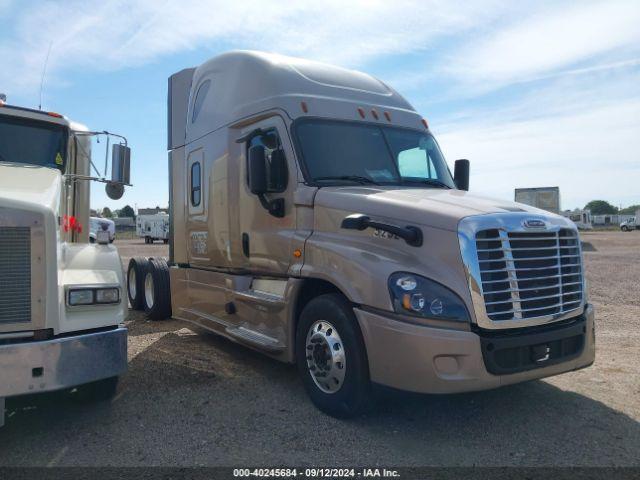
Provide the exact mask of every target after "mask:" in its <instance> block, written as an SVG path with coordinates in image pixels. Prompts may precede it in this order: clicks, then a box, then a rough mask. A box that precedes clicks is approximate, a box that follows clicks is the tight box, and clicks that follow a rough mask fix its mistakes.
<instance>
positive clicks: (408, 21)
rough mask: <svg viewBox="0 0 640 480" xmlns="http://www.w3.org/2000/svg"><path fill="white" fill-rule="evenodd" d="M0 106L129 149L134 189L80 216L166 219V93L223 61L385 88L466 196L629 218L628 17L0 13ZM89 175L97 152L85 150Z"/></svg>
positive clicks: (422, 5)
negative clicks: (599, 203)
mask: <svg viewBox="0 0 640 480" xmlns="http://www.w3.org/2000/svg"><path fill="white" fill-rule="evenodd" d="M0 24H1V25H2V29H1V30H0V59H1V60H2V63H1V66H0V92H5V93H6V94H7V95H8V97H9V103H12V104H18V105H22V106H30V107H34V106H37V105H38V101H39V100H38V99H39V86H40V78H41V74H42V68H43V65H44V61H45V57H46V55H47V50H48V48H49V45H51V54H50V59H49V64H48V67H47V74H46V82H45V88H44V93H43V108H44V109H47V110H54V111H58V112H60V113H63V114H65V115H66V116H68V117H70V118H72V119H74V120H76V121H78V122H81V123H84V124H86V125H88V126H89V127H90V128H91V129H95V130H105V129H106V130H110V131H114V132H117V133H121V134H123V135H125V136H127V137H128V139H129V142H130V144H131V146H132V148H133V158H132V162H133V167H132V180H133V182H134V184H135V186H134V187H133V188H130V189H128V190H127V192H126V193H125V196H124V197H123V199H122V200H120V201H117V202H114V201H111V200H109V199H108V198H107V197H106V195H104V193H103V190H102V189H101V188H100V186H96V187H95V188H94V189H93V193H92V207H94V208H95V207H98V208H101V207H103V206H105V205H107V206H110V207H112V208H118V207H121V206H123V205H124V204H126V203H129V204H131V205H137V206H138V207H148V206H155V205H161V206H166V204H167V201H168V192H167V162H166V159H167V155H166V79H167V77H168V76H169V75H170V74H172V73H174V72H176V71H178V70H180V69H182V68H185V67H189V66H195V65H198V64H199V63H202V62H203V61H204V60H206V59H208V58H210V57H212V56H215V55H216V54H218V53H221V52H224V51H227V50H231V49H239V48H240V49H255V50H265V51H272V52H277V53H281V54H287V55H294V56H300V57H305V58H310V59H314V60H320V61H325V62H329V63H333V64H337V65H340V66H343V67H347V68H354V69H358V70H362V71H365V72H368V73H371V74H373V75H375V76H377V77H379V78H381V79H382V80H384V81H386V82H388V83H390V84H391V85H393V86H394V87H395V88H396V89H397V90H398V91H400V92H401V93H402V94H403V95H404V96H406V97H407V98H408V99H409V101H410V102H411V103H412V104H413V105H414V106H415V108H416V109H417V110H418V111H419V112H421V113H422V114H423V115H424V116H425V117H426V118H427V119H428V121H429V124H430V126H431V129H432V131H433V132H434V133H435V135H436V136H437V138H438V140H439V142H440V144H441V147H442V148H443V150H444V152H445V155H446V156H447V158H448V159H449V161H450V162H452V161H453V160H454V159H456V158H469V159H470V160H471V162H472V163H471V168H472V176H471V190H472V191H474V192H477V193H481V194H486V195H489V196H493V197H498V198H503V199H512V198H513V189H514V188H515V187H534V186H556V185H557V186H559V187H560V190H561V199H562V207H563V208H574V207H581V206H583V205H584V204H585V203H586V202H587V201H589V200H591V199H594V198H602V199H606V200H609V201H610V202H612V203H614V204H616V205H622V206H626V205H629V204H633V203H640V27H638V25H640V2H638V1H637V0H631V1H586V0H585V1H579V2H562V1H553V2H546V1H536V2H500V1H475V2H463V1H457V0H433V1H429V0H423V1H405V0H394V1H393V2H390V1H382V0H381V1H367V2H365V1H349V2H344V1H329V2H320V1H315V2H290V3H289V5H287V2H282V1H280V2H271V1H266V0H263V1H254V0H246V1H238V2H229V1H219V2H218V1H206V0H200V1H196V0H182V1H179V0H164V1H163V0H140V1H120V0H114V1H108V0H102V1H98V2H92V1H87V0H85V1H73V0H71V1H63V2H62V1H61V2H53V1H30V0H21V1H19V0H0ZM95 153H96V155H97V156H98V157H99V162H98V163H99V164H102V162H103V160H102V155H103V154H104V151H103V150H102V149H96V150H95Z"/></svg>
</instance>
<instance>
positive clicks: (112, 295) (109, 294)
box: [96, 288, 120, 303]
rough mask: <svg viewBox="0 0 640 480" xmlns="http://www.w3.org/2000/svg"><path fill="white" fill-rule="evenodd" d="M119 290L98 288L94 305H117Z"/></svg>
mask: <svg viewBox="0 0 640 480" xmlns="http://www.w3.org/2000/svg"><path fill="white" fill-rule="evenodd" d="M119 302H120V289H119V288H99V289H98V290H96V303H119Z"/></svg>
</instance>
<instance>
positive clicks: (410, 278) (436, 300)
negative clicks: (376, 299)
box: [389, 272, 469, 322]
mask: <svg viewBox="0 0 640 480" xmlns="http://www.w3.org/2000/svg"><path fill="white" fill-rule="evenodd" d="M389 291H390V292H391V301H392V302H393V309H394V310H395V312H396V313H403V314H408V315H416V316H420V317H426V318H434V319H439V320H455V321H460V322H468V321H469V314H468V312H467V308H466V307H465V305H464V303H463V301H462V299H461V298H460V297H458V295H456V294H455V293H454V292H452V291H451V290H449V289H448V288H446V287H444V286H442V285H440V284H439V283H437V282H434V281H433V280H429V279H428V278H424V277H420V276H418V275H414V274H411V273H403V272H398V273H394V274H393V275H391V276H390V277H389Z"/></svg>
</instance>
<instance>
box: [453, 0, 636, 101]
mask: <svg viewBox="0 0 640 480" xmlns="http://www.w3.org/2000/svg"><path fill="white" fill-rule="evenodd" d="M639 24H640V5H639V4H638V2H637V1H634V0H631V1H621V0H618V1H601V2H598V3H594V2H576V3H574V4H573V5H572V6H570V7H567V6H566V5H560V6H554V7H553V8H550V9H546V10H544V11H540V12H538V13H537V14H534V15H533V16H528V17H525V18H523V19H522V20H519V21H516V22H512V23H510V24H509V25H508V26H507V27H505V28H501V29H500V28H498V29H494V30H490V32H489V33H488V34H486V35H485V36H484V37H483V38H474V39H472V40H471V41H468V42H467V43H466V44H465V46H463V47H462V48H460V49H459V50H458V51H456V52H454V53H453V54H452V55H451V62H450V63H449V64H448V65H447V66H446V67H445V71H447V72H448V73H449V74H450V75H453V76H454V77H456V78H458V79H459V80H460V81H461V82H463V83H464V84H475V85H476V86H479V88H480V90H482V89H485V90H488V89H491V88H495V87H499V86H502V85H505V84H508V83H513V82H519V81H523V80H528V79H531V78H537V77H540V76H542V75H545V74H548V73H549V72H554V71H557V70H558V69H563V68H567V67H571V66H573V65H576V64H578V63H579V62H582V61H585V60H589V59H593V58H596V57H598V56H599V55H603V54H609V53H611V52H616V51H618V52H620V51H621V52H638V49H639V45H640V28H638V25H639Z"/></svg>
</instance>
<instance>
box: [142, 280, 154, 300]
mask: <svg viewBox="0 0 640 480" xmlns="http://www.w3.org/2000/svg"><path fill="white" fill-rule="evenodd" d="M144 299H145V301H146V302H147V307H149V308H153V300H154V298H153V275H151V272H149V273H147V276H146V277H145V279H144Z"/></svg>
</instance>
